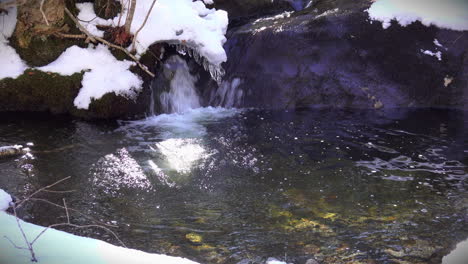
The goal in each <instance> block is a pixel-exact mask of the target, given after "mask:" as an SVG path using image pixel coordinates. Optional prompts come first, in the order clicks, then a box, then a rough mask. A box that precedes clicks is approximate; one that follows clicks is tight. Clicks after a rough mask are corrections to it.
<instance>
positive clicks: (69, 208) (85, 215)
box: [29, 198, 117, 227]
mask: <svg viewBox="0 0 468 264" xmlns="http://www.w3.org/2000/svg"><path fill="white" fill-rule="evenodd" d="M29 200H31V201H37V202H43V203H47V204H50V205H53V206H56V207H58V208H61V209H65V207H63V206H61V205H59V204H56V203H53V202H51V201H49V200H46V199H41V198H30V199H29ZM67 210H68V211H72V212H75V213H77V214H79V215H81V216H83V217H85V218H88V219H89V220H91V221H93V222H96V223H99V224H100V225H104V226H108V227H117V226H116V225H111V224H107V223H104V222H101V221H99V220H96V219H94V218H93V217H91V216H89V215H87V214H84V213H82V212H80V211H79V210H77V209H73V208H71V207H67Z"/></svg>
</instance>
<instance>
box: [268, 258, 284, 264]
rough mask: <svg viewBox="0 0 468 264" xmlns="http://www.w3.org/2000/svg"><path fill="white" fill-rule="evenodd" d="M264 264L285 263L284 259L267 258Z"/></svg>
mask: <svg viewBox="0 0 468 264" xmlns="http://www.w3.org/2000/svg"><path fill="white" fill-rule="evenodd" d="M265 264H287V263H286V262H284V261H281V260H278V259H276V258H268V259H267V261H266V263H265Z"/></svg>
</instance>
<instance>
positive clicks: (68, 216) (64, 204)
mask: <svg viewBox="0 0 468 264" xmlns="http://www.w3.org/2000/svg"><path fill="white" fill-rule="evenodd" d="M62 200H63V206H64V207H65V213H66V214H67V223H68V224H70V215H69V214H68V208H67V203H66V202H65V198H63V199H62Z"/></svg>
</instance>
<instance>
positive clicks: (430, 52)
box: [421, 50, 442, 61]
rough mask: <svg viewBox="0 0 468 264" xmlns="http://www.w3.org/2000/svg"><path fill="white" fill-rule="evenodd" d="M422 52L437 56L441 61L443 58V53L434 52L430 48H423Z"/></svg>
mask: <svg viewBox="0 0 468 264" xmlns="http://www.w3.org/2000/svg"><path fill="white" fill-rule="evenodd" d="M421 52H422V53H424V54H426V55H429V56H433V57H436V58H437V59H438V60H439V61H441V60H442V53H441V52H440V51H437V52H432V51H430V50H421Z"/></svg>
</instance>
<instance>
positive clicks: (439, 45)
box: [434, 39, 444, 48]
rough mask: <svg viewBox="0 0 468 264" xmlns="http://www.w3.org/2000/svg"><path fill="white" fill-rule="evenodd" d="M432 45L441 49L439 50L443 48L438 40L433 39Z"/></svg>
mask: <svg viewBox="0 0 468 264" xmlns="http://www.w3.org/2000/svg"><path fill="white" fill-rule="evenodd" d="M434 45H436V46H437V47H441V48H443V47H444V46H442V44H440V42H439V40H437V39H434Z"/></svg>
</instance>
